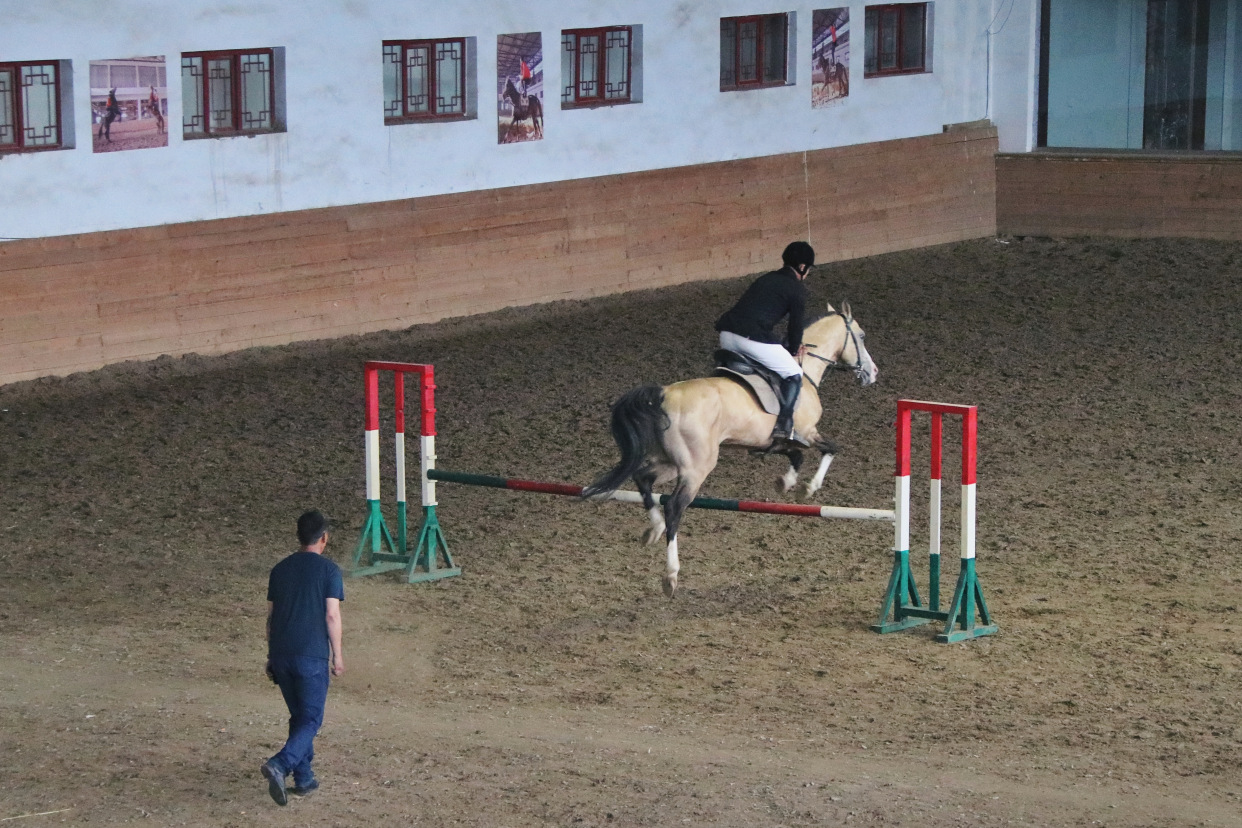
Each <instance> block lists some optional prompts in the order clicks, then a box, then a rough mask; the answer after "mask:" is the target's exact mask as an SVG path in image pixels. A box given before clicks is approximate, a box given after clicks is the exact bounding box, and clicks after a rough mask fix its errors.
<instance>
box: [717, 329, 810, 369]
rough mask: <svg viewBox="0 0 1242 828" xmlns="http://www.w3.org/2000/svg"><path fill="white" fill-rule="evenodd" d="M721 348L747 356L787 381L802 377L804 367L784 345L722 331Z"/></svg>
mask: <svg viewBox="0 0 1242 828" xmlns="http://www.w3.org/2000/svg"><path fill="white" fill-rule="evenodd" d="M720 347H721V348H725V349H726V350H729V351H736V352H737V353H739V354H745V355H746V356H748V357H750V358H751V359H753V360H754V361H755V362H758V363H759V364H760V365H762V366H763V367H765V368H767V369H769V370H771V371H775V372H776V373H777V374H779V375H781V376H782V377H784V378H786V379H788V378H790V377H800V376H802V366H801V365H799V364H798V360H796V359H794V358H793V354H791V353H789V351H786V350H785V346H784V345H773V344H770V343H767V342H756V341H755V340H753V339H747V338H746V337H744V336H738V335H737V334H735V333H732V332H730V331H721V332H720Z"/></svg>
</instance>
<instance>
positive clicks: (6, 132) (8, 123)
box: [0, 69, 17, 147]
mask: <svg viewBox="0 0 1242 828" xmlns="http://www.w3.org/2000/svg"><path fill="white" fill-rule="evenodd" d="M16 96H17V73H16V72H14V71H13V70H12V69H0V147H5V146H13V145H15V144H16V143H17V124H16V122H15V121H14V116H15V114H16V113H15V110H14V103H15V99H16Z"/></svg>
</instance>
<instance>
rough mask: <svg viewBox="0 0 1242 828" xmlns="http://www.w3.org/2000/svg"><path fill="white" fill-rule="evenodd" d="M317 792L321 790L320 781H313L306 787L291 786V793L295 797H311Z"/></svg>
mask: <svg viewBox="0 0 1242 828" xmlns="http://www.w3.org/2000/svg"><path fill="white" fill-rule="evenodd" d="M317 790H319V780H318V779H312V780H311V781H309V782H307V783H306V784H305V785H291V786H289V793H291V794H293V795H294V796H309V795H310V794H313V793H314V792H315V791H317Z"/></svg>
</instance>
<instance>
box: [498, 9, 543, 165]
mask: <svg viewBox="0 0 1242 828" xmlns="http://www.w3.org/2000/svg"><path fill="white" fill-rule="evenodd" d="M496 101H497V116H498V128H499V131H498V136H499V139H498V140H499V142H500V143H502V144H513V143H517V142H519V141H538V140H540V139H542V138H543V35H542V34H541V33H539V32H527V33H526V34H504V35H500V36H499V37H497V38H496Z"/></svg>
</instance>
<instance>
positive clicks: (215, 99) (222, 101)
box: [207, 58, 233, 132]
mask: <svg viewBox="0 0 1242 828" xmlns="http://www.w3.org/2000/svg"><path fill="white" fill-rule="evenodd" d="M207 112H208V127H209V129H210V130H211V131H213V132H214V131H216V130H230V129H232V128H233V61H232V60H231V59H230V58H215V59H212V60H209V61H207Z"/></svg>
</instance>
